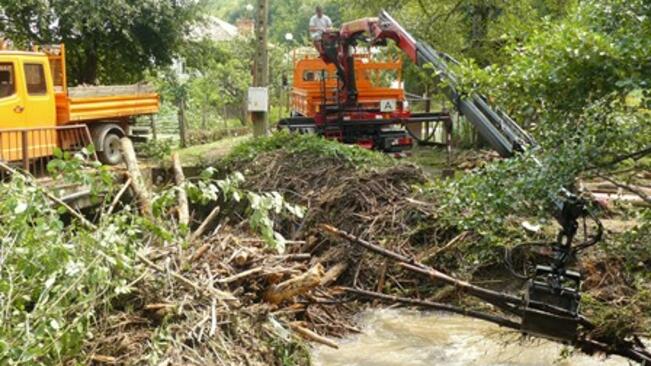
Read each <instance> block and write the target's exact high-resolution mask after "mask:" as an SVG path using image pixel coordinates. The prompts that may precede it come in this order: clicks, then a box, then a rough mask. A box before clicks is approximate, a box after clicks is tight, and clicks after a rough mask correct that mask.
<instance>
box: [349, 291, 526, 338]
mask: <svg viewBox="0 0 651 366" xmlns="http://www.w3.org/2000/svg"><path fill="white" fill-rule="evenodd" d="M340 288H341V289H342V290H344V291H346V292H348V293H351V294H356V295H361V296H364V297H370V298H374V299H379V300H383V301H388V302H393V303H401V304H406V305H414V306H418V307H424V308H428V309H434V310H440V311H445V312H449V313H454V314H460V315H464V316H468V317H471V318H477V319H481V320H485V321H489V322H491V323H495V324H498V325H500V326H502V327H506V328H511V329H515V330H517V331H520V323H518V322H515V321H513V320H511V319H508V318H504V317H501V316H496V315H491V314H487V313H482V312H480V311H476V310H470V309H464V308H462V307H459V306H454V305H449V304H443V303H439V302H432V301H426V300H418V299H409V298H406V297H398V296H392V295H386V294H383V293H379V292H373V291H366V290H362V289H359V288H350V287H340Z"/></svg>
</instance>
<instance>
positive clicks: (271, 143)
mask: <svg viewBox="0 0 651 366" xmlns="http://www.w3.org/2000/svg"><path fill="white" fill-rule="evenodd" d="M274 150H284V151H287V152H289V153H292V154H297V155H300V154H301V153H312V154H313V155H316V156H321V157H324V158H336V159H344V160H346V161H348V162H349V163H350V164H352V165H353V166H356V167H360V168H361V167H365V166H389V165H391V164H393V163H394V160H393V159H391V158H389V157H387V156H386V155H384V154H382V153H378V152H375V151H370V150H366V149H363V148H361V147H359V146H356V145H345V144H341V143H339V142H336V141H332V140H328V139H325V138H322V137H319V136H316V135H300V134H292V133H288V132H284V131H280V132H276V133H274V134H272V135H271V136H268V137H262V138H259V139H255V140H249V141H246V142H244V143H242V144H240V145H238V146H236V147H235V148H233V150H232V152H231V153H230V154H229V155H228V156H227V157H226V159H225V161H224V164H225V165H230V164H233V163H238V164H245V163H247V162H250V161H253V160H255V158H256V157H257V156H258V155H260V154H263V153H265V152H269V151H274Z"/></svg>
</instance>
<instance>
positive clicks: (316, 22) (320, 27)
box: [310, 5, 332, 49]
mask: <svg viewBox="0 0 651 366" xmlns="http://www.w3.org/2000/svg"><path fill="white" fill-rule="evenodd" d="M328 28H332V20H330V17H328V16H327V15H325V14H323V8H322V7H321V6H320V5H319V6H317V7H316V14H314V15H313V16H312V18H311V19H310V38H312V41H313V42H314V46H315V47H317V49H321V47H320V44H319V43H320V42H321V36H323V32H325V31H326V30H328Z"/></svg>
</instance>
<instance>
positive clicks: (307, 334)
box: [289, 322, 339, 349]
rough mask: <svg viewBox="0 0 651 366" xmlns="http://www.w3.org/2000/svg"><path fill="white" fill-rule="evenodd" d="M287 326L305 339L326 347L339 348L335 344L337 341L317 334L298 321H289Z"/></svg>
mask: <svg viewBox="0 0 651 366" xmlns="http://www.w3.org/2000/svg"><path fill="white" fill-rule="evenodd" d="M289 327H290V328H291V329H292V330H293V331H294V332H296V333H298V334H299V335H300V336H301V337H303V338H304V339H305V340H308V341H312V342H316V343H321V344H323V345H326V346H328V347H332V348H335V349H339V346H338V345H337V343H335V342H333V341H331V340H330V339H328V338H326V337H323V336H321V335H318V334H316V333H315V332H313V331H311V330H309V329H307V328H305V327H303V326H301V325H300V323H299V322H292V323H289Z"/></svg>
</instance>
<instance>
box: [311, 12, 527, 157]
mask: <svg viewBox="0 0 651 366" xmlns="http://www.w3.org/2000/svg"><path fill="white" fill-rule="evenodd" d="M366 36H368V37H370V38H369V39H368V41H369V43H370V44H371V45H380V44H384V43H386V40H387V39H391V40H393V41H395V43H396V44H397V45H398V47H399V48H400V49H402V50H403V51H404V52H405V54H406V55H407V56H408V57H409V58H410V59H411V60H412V61H413V62H414V63H415V64H417V65H419V66H424V65H427V64H431V65H432V66H433V67H434V68H435V69H436V71H437V72H438V75H439V77H440V78H441V79H444V80H445V81H447V83H448V87H447V88H446V90H445V94H446V95H447V96H448V98H449V99H450V100H451V101H452V102H453V103H454V104H455V106H456V107H457V109H458V110H459V112H460V113H462V114H463V115H464V116H465V117H466V118H467V119H468V120H469V121H470V122H471V123H472V124H473V125H474V126H475V128H477V130H478V131H479V133H480V134H481V135H482V137H483V138H484V139H485V140H486V141H487V142H488V143H489V144H490V145H491V147H493V148H494V149H495V150H496V151H497V152H498V153H499V154H500V155H501V156H502V157H511V156H513V155H514V154H515V153H517V152H523V151H525V150H527V149H530V148H533V147H535V146H536V145H537V144H536V142H535V140H534V139H533V138H532V137H531V136H530V135H529V134H528V133H527V132H526V131H524V130H523V129H522V128H521V127H520V126H519V125H518V124H517V123H515V122H514V121H513V120H512V119H511V118H510V117H509V116H508V115H506V114H505V113H504V112H502V111H500V110H499V109H497V108H494V107H491V106H490V105H489V104H488V103H487V101H486V98H485V97H484V96H482V95H478V94H471V95H469V96H461V95H460V93H459V92H458V91H457V88H458V82H457V78H456V76H455V75H454V73H452V71H451V70H450V68H449V66H448V65H449V63H457V61H456V60H454V59H453V58H452V57H451V56H449V55H447V54H445V53H443V52H439V51H436V50H434V49H432V48H431V47H430V46H429V45H428V44H426V43H424V42H419V41H417V40H416V39H415V38H414V37H413V36H412V35H411V34H409V33H408V32H407V31H406V30H405V29H404V28H403V27H402V26H400V24H398V22H396V21H395V20H394V19H393V18H392V17H391V15H389V14H388V13H387V12H386V11H382V13H381V14H380V16H379V17H378V18H364V19H360V20H355V21H352V22H349V23H346V24H344V25H343V26H342V28H341V30H340V31H337V32H326V34H324V37H323V44H322V47H321V49H320V50H319V52H320V53H321V57H322V58H323V59H324V60H325V61H326V62H330V63H334V64H335V66H336V67H337V70H338V73H339V74H340V79H341V80H342V82H343V84H344V88H343V89H344V92H345V93H347V95H348V100H349V101H350V102H353V101H354V98H355V97H356V86H355V85H354V80H355V77H354V70H353V68H352V67H351V65H352V60H353V50H352V48H353V47H354V46H355V45H356V43H357V41H358V40H360V39H362V38H363V37H366Z"/></svg>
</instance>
